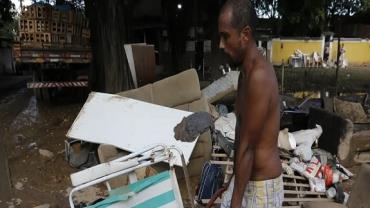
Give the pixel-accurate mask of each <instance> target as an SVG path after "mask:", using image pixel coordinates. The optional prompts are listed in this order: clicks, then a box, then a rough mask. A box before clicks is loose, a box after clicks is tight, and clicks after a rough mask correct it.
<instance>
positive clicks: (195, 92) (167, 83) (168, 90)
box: [99, 69, 212, 197]
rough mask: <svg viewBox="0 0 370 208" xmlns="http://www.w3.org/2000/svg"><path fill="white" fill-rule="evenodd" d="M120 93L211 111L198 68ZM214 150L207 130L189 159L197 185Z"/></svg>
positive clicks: (166, 103)
mask: <svg viewBox="0 0 370 208" xmlns="http://www.w3.org/2000/svg"><path fill="white" fill-rule="evenodd" d="M118 95H121V96H124V97H128V98H132V99H136V100H141V101H145V102H148V103H153V104H157V105H162V106H165V107H170V108H175V109H180V110H185V111H190V112H198V111H204V112H210V107H209V104H208V102H207V100H206V99H205V98H203V97H202V92H201V90H200V84H199V78H198V74H197V72H196V71H195V69H189V70H186V71H184V72H181V73H179V74H177V75H174V76H172V77H168V78H166V79H163V80H160V81H157V82H155V83H153V84H148V85H145V86H143V87H141V88H138V89H133V90H129V91H125V92H120V93H118ZM172 130H173V128H171V129H169V131H171V132H172ZM173 140H175V139H173ZM211 151H212V141H211V135H210V133H209V131H207V132H205V133H203V134H202V135H200V136H199V138H198V140H197V142H196V145H195V147H194V150H193V152H192V153H191V156H190V159H189V164H188V169H189V174H190V178H191V182H192V186H193V187H195V186H196V185H197V184H198V182H199V178H200V173H201V171H202V167H203V164H204V163H205V162H207V161H208V160H209V159H210V157H211ZM99 157H101V156H99ZM103 157H104V156H103ZM105 158H107V157H105ZM107 159H108V160H109V158H107ZM178 179H179V183H180V186H181V184H183V176H182V174H181V173H179V174H178ZM185 197H186V196H185Z"/></svg>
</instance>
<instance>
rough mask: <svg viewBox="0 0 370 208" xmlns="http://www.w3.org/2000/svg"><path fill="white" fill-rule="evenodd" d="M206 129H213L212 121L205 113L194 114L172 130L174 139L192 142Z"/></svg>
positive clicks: (210, 116) (209, 115)
mask: <svg viewBox="0 0 370 208" xmlns="http://www.w3.org/2000/svg"><path fill="white" fill-rule="evenodd" d="M208 129H211V130H213V129H214V121H213V117H212V115H211V114H209V113H207V112H196V113H193V114H191V115H190V116H188V117H184V118H183V119H182V121H181V122H180V123H179V124H177V126H176V127H175V128H174V132H175V139H176V140H180V141H183V142H193V141H194V140H195V139H196V138H197V137H198V136H199V135H200V134H202V133H204V132H205V131H207V130H208Z"/></svg>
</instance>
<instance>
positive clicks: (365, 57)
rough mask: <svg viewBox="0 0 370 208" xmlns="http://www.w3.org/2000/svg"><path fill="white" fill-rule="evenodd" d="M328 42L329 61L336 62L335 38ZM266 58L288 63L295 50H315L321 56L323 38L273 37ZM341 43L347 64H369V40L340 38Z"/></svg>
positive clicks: (323, 43)
mask: <svg viewBox="0 0 370 208" xmlns="http://www.w3.org/2000/svg"><path fill="white" fill-rule="evenodd" d="M328 43H329V48H330V50H329V61H330V62H332V63H335V62H336V59H337V58H336V57H337V47H338V42H337V38H334V39H332V40H331V41H330V42H328ZM268 45H269V50H268V52H269V54H268V56H269V57H268V59H269V60H271V62H272V64H273V65H281V64H282V63H284V64H289V60H290V57H291V56H292V55H293V54H294V51H295V50H297V49H298V50H300V51H301V52H302V53H304V54H307V55H308V56H312V54H313V53H314V52H317V53H318V54H319V55H320V56H321V57H322V56H323V54H324V46H325V38H324V36H322V37H320V38H289V39H283V38H275V39H272V40H271V41H270V43H269V44H268ZM341 45H343V46H344V50H345V55H344V58H345V59H346V61H347V63H348V65H349V66H370V40H368V39H360V38H341Z"/></svg>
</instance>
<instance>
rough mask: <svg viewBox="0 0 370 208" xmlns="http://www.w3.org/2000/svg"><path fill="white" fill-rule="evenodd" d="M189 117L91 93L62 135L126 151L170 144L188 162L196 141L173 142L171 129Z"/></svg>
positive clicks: (131, 100)
mask: <svg viewBox="0 0 370 208" xmlns="http://www.w3.org/2000/svg"><path fill="white" fill-rule="evenodd" d="M190 114H191V112H186V111H181V110H176V109H172V108H168V107H163V106H159V105H155V104H151V103H146V102H142V101H138V100H134V99H129V98H126V97H122V96H119V95H112V94H105V93H97V92H92V93H90V95H89V97H88V99H87V101H86V103H85V104H84V106H83V107H82V109H81V111H80V113H79V114H78V116H77V118H76V119H75V121H74V122H73V124H72V126H71V128H70V129H69V131H68V133H67V135H66V136H67V137H68V138H73V139H78V140H83V141H87V142H92V143H99V144H110V145H113V146H116V147H117V148H120V149H123V150H126V151H130V152H136V151H140V150H141V149H142V148H144V147H147V146H149V145H152V144H157V143H161V144H166V145H167V146H172V145H174V146H176V147H178V148H179V149H180V150H181V151H182V152H183V154H184V157H185V162H186V163H188V162H189V158H190V155H191V153H192V151H193V149H194V146H195V144H196V141H197V140H195V141H193V142H181V141H176V140H175V139H174V132H173V128H174V127H175V126H176V125H177V124H178V123H180V122H181V120H182V119H183V117H186V116H188V115H190ZM174 154H175V156H176V157H175V164H176V165H179V166H182V165H181V164H182V163H181V158H180V156H179V155H177V153H174Z"/></svg>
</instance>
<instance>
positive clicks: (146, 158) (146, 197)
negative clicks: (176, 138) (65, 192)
mask: <svg viewBox="0 0 370 208" xmlns="http://www.w3.org/2000/svg"><path fill="white" fill-rule="evenodd" d="M174 151H179V150H178V149H177V148H175V147H167V146H166V145H160V144H159V145H154V146H151V147H148V148H144V149H143V150H141V151H138V152H135V153H132V154H130V155H127V156H123V157H120V158H118V159H115V160H113V161H111V162H107V163H102V164H99V165H96V166H94V167H91V168H88V169H85V170H82V171H79V172H77V173H73V174H71V180H72V185H73V186H74V188H73V189H72V190H71V192H70V194H69V203H70V207H72V208H74V207H75V205H74V203H73V194H74V193H76V192H77V191H79V190H83V189H85V188H87V187H90V186H93V185H96V184H99V183H102V182H106V181H108V180H109V179H112V178H114V177H117V176H120V175H124V174H128V176H129V179H130V184H129V185H127V186H124V187H119V188H115V189H111V187H110V185H109V182H107V183H106V186H107V189H108V193H109V195H108V196H107V197H106V198H105V199H103V200H101V201H99V202H97V203H95V204H89V207H91V208H95V207H111V208H113V207H153V208H155V207H162V206H166V207H184V206H183V203H182V199H181V195H180V189H179V186H178V183H177V179H176V173H175V171H174V167H173V166H174V155H173V152H174ZM179 153H180V157H181V158H182V161H183V162H184V161H185V160H184V157H183V154H182V153H181V152H179ZM164 161H167V162H169V167H170V169H169V170H168V171H164V172H162V173H159V174H156V175H154V176H150V177H147V178H145V179H141V180H137V177H136V175H135V170H136V169H139V168H143V167H147V166H151V165H154V164H156V163H159V162H164ZM183 170H184V172H185V174H186V173H187V169H186V164H184V165H183ZM187 184H188V186H187V187H189V180H187ZM188 193H190V191H189V190H188ZM190 197H191V196H190ZM191 207H194V206H193V205H192V206H191Z"/></svg>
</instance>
